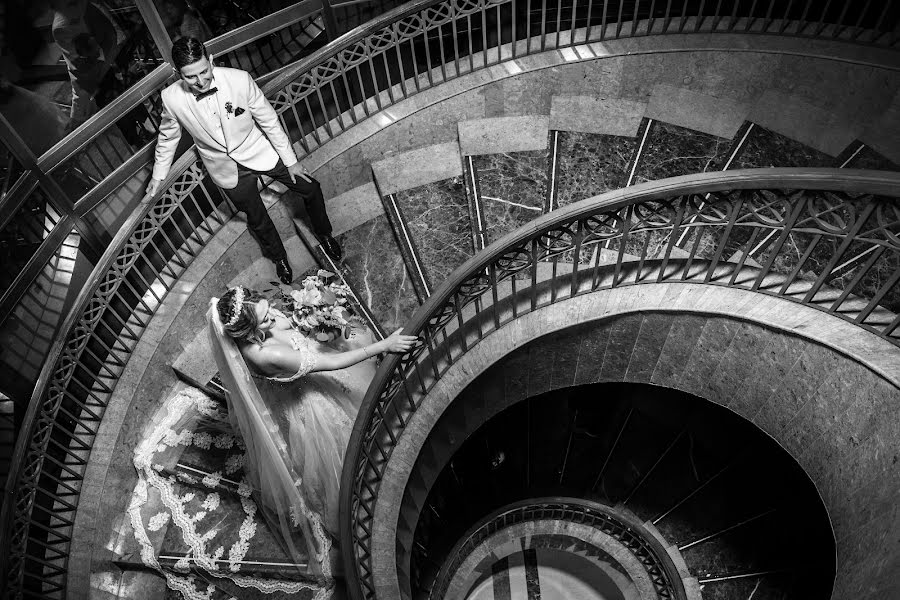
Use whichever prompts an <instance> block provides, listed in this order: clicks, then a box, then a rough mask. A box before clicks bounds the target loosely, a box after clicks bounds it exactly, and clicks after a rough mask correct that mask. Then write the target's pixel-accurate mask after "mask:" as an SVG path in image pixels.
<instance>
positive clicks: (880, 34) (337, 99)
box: [266, 0, 897, 152]
mask: <svg viewBox="0 0 900 600" xmlns="http://www.w3.org/2000/svg"><path fill="white" fill-rule="evenodd" d="M677 4H678V6H673V3H672V2H657V1H656V0H634V1H630V2H628V1H625V0H586V1H585V0H581V1H578V0H556V2H544V1H539V0H442V1H438V2H435V1H434V0H420V1H418V2H410V3H409V4H407V5H405V6H403V7H401V8H398V9H396V10H394V11H392V12H390V13H389V14H388V15H386V16H385V17H384V18H381V19H377V20H374V21H372V22H371V23H370V24H369V25H366V26H363V27H360V28H359V29H357V30H355V31H351V32H349V33H348V34H347V35H345V36H343V37H342V38H341V39H340V42H338V43H336V44H332V45H330V46H329V47H328V48H327V50H328V52H327V53H326V52H323V53H318V54H316V55H313V56H311V57H310V58H309V59H307V60H304V61H301V62H299V63H298V64H297V65H296V66H295V67H293V68H291V69H286V70H285V71H284V72H283V73H282V74H280V75H279V76H278V77H276V78H274V79H273V80H272V81H271V82H270V84H269V86H267V88H266V92H267V96H269V98H270V100H271V101H272V104H273V105H274V106H275V108H276V110H277V111H278V112H279V113H280V115H281V119H282V124H283V125H284V127H285V129H286V130H287V131H289V132H291V133H292V134H293V136H294V138H295V139H298V140H299V143H300V145H301V146H302V147H303V149H304V150H305V151H307V152H309V151H311V150H313V149H315V148H317V147H319V146H321V145H323V144H324V143H326V142H327V141H329V140H331V139H333V138H334V137H336V136H337V135H339V134H341V133H342V132H344V131H346V130H347V129H348V128H350V127H352V126H354V125H356V124H357V123H359V122H360V121H362V120H364V119H366V118H368V117H370V116H372V114H374V113H377V112H380V111H381V110H383V109H384V108H386V107H389V106H391V105H393V104H396V103H397V102H399V101H400V100H403V99H405V98H408V97H410V96H412V95H414V94H416V93H418V92H420V91H422V90H424V89H428V88H431V87H434V86H435V85H438V84H440V83H443V82H446V81H449V80H452V79H454V78H456V77H459V76H461V75H464V74H466V73H470V72H472V71H476V70H479V69H482V68H485V67H488V66H491V65H494V64H498V63H500V62H503V61H506V60H510V59H516V58H519V57H522V56H526V55H529V54H534V53H536V52H542V51H545V50H547V49H557V48H566V47H572V46H576V45H580V44H586V43H591V42H602V41H606V40H611V39H619V38H627V37H635V36H646V35H664V34H682V33H757V34H775V35H793V36H800V37H819V38H825V39H839V40H845V41H848V42H856V43H862V44H869V45H881V46H886V47H895V46H896V43H897V35H896V32H892V31H891V27H892V26H893V25H892V23H894V22H895V21H896V20H897V16H896V15H895V14H893V13H891V12H890V8H889V7H890V6H892V5H893V4H894V3H893V2H887V3H885V4H883V5H880V6H878V7H875V6H874V5H873V4H871V3H865V5H859V4H858V3H857V4H854V3H851V2H843V3H839V5H835V6H831V5H830V4H828V3H826V4H825V5H822V4H821V3H820V2H816V1H815V0H804V1H803V2H793V3H792V2H789V3H784V2H778V1H776V0H769V1H768V2H749V1H741V0H725V1H722V0H718V1H716V2H706V1H704V0H694V1H687V2H680V3H677Z"/></svg>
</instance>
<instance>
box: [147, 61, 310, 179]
mask: <svg viewBox="0 0 900 600" xmlns="http://www.w3.org/2000/svg"><path fill="white" fill-rule="evenodd" d="M212 85H213V87H216V88H218V92H217V93H216V94H215V96H214V98H212V99H210V100H205V101H204V102H212V101H214V102H215V103H216V104H215V106H216V110H215V112H216V113H218V115H214V114H213V113H212V112H211V111H208V110H204V107H203V106H200V102H198V101H197V99H196V98H195V97H194V94H193V93H192V92H191V91H190V90H188V88H187V86H186V85H185V84H183V83H182V82H181V81H180V80H179V81H176V82H175V83H173V84H172V85H170V86H168V87H167V88H166V89H164V90H163V91H162V103H163V112H162V121H161V123H160V126H159V139H158V141H157V143H156V158H155V161H154V164H153V178H154V179H165V178H166V175H168V174H169V169H170V168H171V166H172V160H173V159H174V157H175V150H176V148H177V147H178V141H179V140H180V139H181V128H182V127H184V128H185V129H187V130H188V132H189V133H190V134H191V136H192V137H193V138H194V142H195V144H196V145H197V153H198V154H199V155H200V158H201V159H203V164H204V165H206V170H207V171H209V174H210V176H212V179H213V181H215V182H216V185H218V186H219V187H221V188H224V189H231V188H233V187H235V186H236V185H237V180H238V170H237V163H241V164H242V165H244V166H245V167H248V168H250V169H253V170H255V171H268V170H269V169H271V168H273V167H274V166H275V165H276V164H277V163H278V159H279V157H280V158H281V160H282V161H284V164H285V166H291V165H292V164H294V163H295V162H297V156H296V155H295V154H294V150H293V148H291V143H290V140H288V137H287V134H285V132H284V129H282V127H281V123H280V122H279V121H278V115H277V114H276V113H275V110H274V109H273V108H272V105H271V104H269V101H268V100H266V98H265V96H263V93H262V90H260V89H259V86H257V85H256V82H255V81H253V78H252V77H251V76H250V74H249V73H247V72H246V71H241V70H239V69H229V68H227V67H213V83H212ZM228 103H230V105H231V106H230V109H231V110H228V109H227V107H226V104H228ZM238 109H242V110H238ZM238 112H240V113H241V114H239V115H238V114H237V113H238ZM235 161H236V162H235Z"/></svg>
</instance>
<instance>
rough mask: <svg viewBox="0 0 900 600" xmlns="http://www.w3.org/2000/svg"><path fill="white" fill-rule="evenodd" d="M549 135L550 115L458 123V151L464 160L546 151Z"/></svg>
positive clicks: (494, 118)
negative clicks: (530, 151)
mask: <svg viewBox="0 0 900 600" xmlns="http://www.w3.org/2000/svg"><path fill="white" fill-rule="evenodd" d="M549 132H550V117H549V115H528V116H524V117H492V118H488V119H470V120H468V121H460V122H459V148H460V151H461V152H462V154H463V155H466V156H472V155H479V154H503V153H507V152H524V151H528V150H545V149H546V148H547V143H548V139H547V136H548V134H549Z"/></svg>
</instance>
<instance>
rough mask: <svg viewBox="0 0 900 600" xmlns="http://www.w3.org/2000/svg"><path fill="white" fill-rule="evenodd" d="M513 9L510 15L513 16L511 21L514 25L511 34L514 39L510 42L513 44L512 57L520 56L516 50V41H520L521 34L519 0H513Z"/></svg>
mask: <svg viewBox="0 0 900 600" xmlns="http://www.w3.org/2000/svg"><path fill="white" fill-rule="evenodd" d="M511 10H512V14H511V15H510V17H511V18H510V21H511V26H512V34H511V38H512V39H510V43H511V44H512V57H513V58H516V57H517V56H518V53H517V52H516V45H517V44H516V42H517V41H518V34H519V32H518V14H517V13H518V10H519V3H518V0H512V3H511Z"/></svg>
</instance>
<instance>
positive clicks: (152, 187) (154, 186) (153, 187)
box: [143, 178, 162, 200]
mask: <svg viewBox="0 0 900 600" xmlns="http://www.w3.org/2000/svg"><path fill="white" fill-rule="evenodd" d="M161 187H162V179H153V178H151V179H150V183H148V184H147V192H146V193H145V194H144V198H143V200H147V199H148V198H152V197H153V196H155V195H156V194H157V192H159V188H161Z"/></svg>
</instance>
